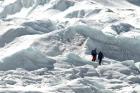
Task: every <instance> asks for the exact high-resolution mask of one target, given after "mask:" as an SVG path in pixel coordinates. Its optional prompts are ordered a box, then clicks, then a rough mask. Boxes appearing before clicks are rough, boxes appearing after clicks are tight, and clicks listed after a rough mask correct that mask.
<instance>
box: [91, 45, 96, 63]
mask: <svg viewBox="0 0 140 93" xmlns="http://www.w3.org/2000/svg"><path fill="white" fill-rule="evenodd" d="M91 55H92V61H95V60H96V56H97V52H96V48H95V49H94V50H92V51H91Z"/></svg>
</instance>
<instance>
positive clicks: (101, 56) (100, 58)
mask: <svg viewBox="0 0 140 93" xmlns="http://www.w3.org/2000/svg"><path fill="white" fill-rule="evenodd" d="M103 58H104V55H103V53H102V52H101V51H100V52H99V53H98V60H99V65H101V63H102V59H103Z"/></svg>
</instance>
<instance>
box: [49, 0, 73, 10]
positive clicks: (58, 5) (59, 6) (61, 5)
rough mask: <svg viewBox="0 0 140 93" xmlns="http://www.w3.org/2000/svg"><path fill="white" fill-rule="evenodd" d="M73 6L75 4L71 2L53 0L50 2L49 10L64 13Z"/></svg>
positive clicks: (68, 0) (69, 0) (67, 0)
mask: <svg viewBox="0 0 140 93" xmlns="http://www.w3.org/2000/svg"><path fill="white" fill-rule="evenodd" d="M74 4H75V3H74V2H73V1H71V0H53V2H51V7H50V9H56V10H60V11H64V10H66V9H68V8H69V7H71V6H73V5H74Z"/></svg>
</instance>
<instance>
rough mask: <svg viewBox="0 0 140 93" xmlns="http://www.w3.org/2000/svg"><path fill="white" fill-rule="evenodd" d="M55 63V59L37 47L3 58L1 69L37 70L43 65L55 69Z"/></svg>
mask: <svg viewBox="0 0 140 93" xmlns="http://www.w3.org/2000/svg"><path fill="white" fill-rule="evenodd" d="M54 63H55V60H53V59H50V58H47V57H45V56H44V55H43V54H42V53H40V52H39V51H37V50H36V49H33V48H28V49H25V50H22V51H19V52H16V53H14V54H13V55H11V56H7V57H5V58H3V59H1V62H0V64H1V65H0V70H10V69H16V68H23V69H26V70H35V69H39V68H43V67H44V68H45V67H46V68H48V69H53V68H54V67H53V64H54Z"/></svg>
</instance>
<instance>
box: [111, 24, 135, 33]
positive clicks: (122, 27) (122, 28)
mask: <svg viewBox="0 0 140 93" xmlns="http://www.w3.org/2000/svg"><path fill="white" fill-rule="evenodd" d="M111 29H112V30H114V31H116V33H117V34H120V33H122V32H128V31H131V30H132V29H134V27H133V26H132V25H130V24H127V23H118V24H113V25H112V26H111Z"/></svg>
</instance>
